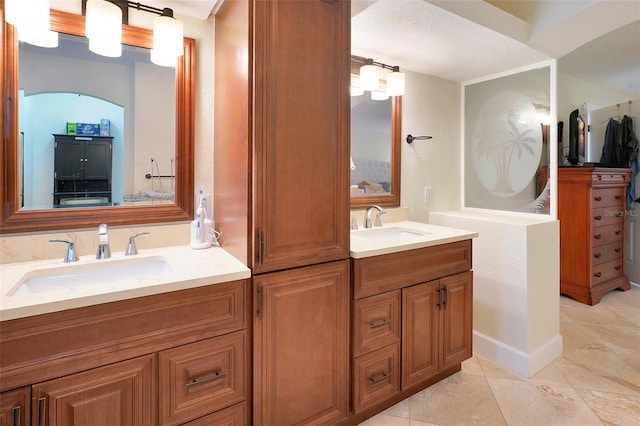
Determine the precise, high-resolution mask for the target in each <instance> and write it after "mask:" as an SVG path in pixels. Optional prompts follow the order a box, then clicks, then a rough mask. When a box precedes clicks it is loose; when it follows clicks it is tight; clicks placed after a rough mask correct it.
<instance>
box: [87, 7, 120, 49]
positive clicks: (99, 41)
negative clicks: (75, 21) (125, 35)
mask: <svg viewBox="0 0 640 426" xmlns="http://www.w3.org/2000/svg"><path fill="white" fill-rule="evenodd" d="M85 25H86V26H85V31H84V32H85V35H86V36H87V38H88V39H89V50H90V51H92V52H93V53H96V54H98V55H102V56H108V57H111V58H117V57H119V56H121V55H122V9H120V8H119V7H118V6H117V5H115V4H114V3H111V2H109V1H106V0H87V12H86V23H85Z"/></svg>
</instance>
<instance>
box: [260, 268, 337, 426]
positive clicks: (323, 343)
mask: <svg viewBox="0 0 640 426" xmlns="http://www.w3.org/2000/svg"><path fill="white" fill-rule="evenodd" d="M253 280H254V303H255V306H254V309H255V311H254V312H255V317H254V330H253V332H254V381H253V387H254V400H253V404H254V424H255V425H264V426H271V425H278V426H287V425H293V424H296V425H300V424H309V423H313V424H328V425H330V424H336V423H338V422H340V421H343V420H345V419H346V418H347V416H348V401H349V396H348V391H349V262H348V261H347V260H343V261H337V262H331V263H325V264H322V265H315V266H308V267H304V268H297V269H293V270H287V271H282V272H274V273H270V274H263V275H258V276H255V277H254V278H253Z"/></svg>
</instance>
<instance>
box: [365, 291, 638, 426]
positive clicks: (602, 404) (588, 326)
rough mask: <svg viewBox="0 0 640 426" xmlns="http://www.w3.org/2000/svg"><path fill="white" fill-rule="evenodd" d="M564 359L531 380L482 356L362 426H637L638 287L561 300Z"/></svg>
mask: <svg viewBox="0 0 640 426" xmlns="http://www.w3.org/2000/svg"><path fill="white" fill-rule="evenodd" d="M560 333H561V334H562V337H563V341H564V348H563V349H564V350H563V356H562V357H561V358H559V359H557V360H555V361H554V362H553V363H551V364H550V365H548V366H547V367H545V368H544V369H543V370H541V371H540V372H538V373H537V374H536V375H535V376H533V377H532V378H530V379H526V378H524V377H521V376H519V375H517V374H515V373H513V372H511V371H510V370H507V369H505V368H503V367H501V366H499V365H497V364H495V363H493V362H491V361H489V360H488V359H487V358H484V357H482V356H481V355H478V354H476V355H474V356H473V357H472V358H471V359H469V360H467V361H465V362H464V363H463V364H462V371H460V372H458V373H456V374H454V375H452V376H450V377H448V378H447V379H445V380H443V381H441V382H439V383H436V384H435V385H433V386H431V387H429V388H427V389H425V390H424V391H422V392H419V393H417V394H415V395H413V396H412V397H410V398H408V399H406V400H404V401H402V402H400V403H399V404H397V405H395V406H393V407H391V408H389V409H388V410H386V411H384V412H383V413H380V414H379V415H377V416H375V417H373V418H371V419H369V420H367V421H366V422H364V423H361V425H365V426H434V425H441V426H445V425H446V426H448V425H464V426H467V425H491V426H497V425H512V426H524V425H532V426H555V425H567V426H587V425H607V426H609V425H620V426H640V287H638V286H632V287H631V290H629V291H627V292H621V291H612V292H609V293H607V294H606V295H605V296H604V297H603V298H602V301H601V302H600V303H599V304H598V305H596V306H587V305H583V304H581V303H578V302H576V301H574V300H572V299H569V298H566V297H561V299H560Z"/></svg>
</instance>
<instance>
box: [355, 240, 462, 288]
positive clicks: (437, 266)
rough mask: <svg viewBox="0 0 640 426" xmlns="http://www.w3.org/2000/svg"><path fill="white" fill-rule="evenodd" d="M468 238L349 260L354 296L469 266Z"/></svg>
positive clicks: (405, 285)
mask: <svg viewBox="0 0 640 426" xmlns="http://www.w3.org/2000/svg"><path fill="white" fill-rule="evenodd" d="M471 266H472V265H471V240H464V241H458V242H454V243H448V244H442V245H438V246H434V247H426V248H421V249H416V250H409V251H403V252H399V253H391V254H385V255H382V256H373V257H365V258H362V259H353V282H354V286H353V287H354V288H353V293H354V299H360V298H362V297H366V296H371V295H374V294H379V293H384V292H386V291H390V290H396V289H399V288H402V287H407V286H410V285H414V284H420V283H423V282H427V281H432V280H435V279H438V278H443V277H446V276H448V275H454V274H457V273H459V272H464V271H468V270H469V269H471Z"/></svg>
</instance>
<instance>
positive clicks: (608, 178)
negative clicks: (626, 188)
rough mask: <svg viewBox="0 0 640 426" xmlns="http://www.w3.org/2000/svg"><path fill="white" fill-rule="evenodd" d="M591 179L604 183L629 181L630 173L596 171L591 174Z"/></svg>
mask: <svg viewBox="0 0 640 426" xmlns="http://www.w3.org/2000/svg"><path fill="white" fill-rule="evenodd" d="M591 180H592V181H593V182H594V184H596V182H603V183H626V182H629V175H628V174H624V173H606V172H604V173H594V174H593V175H591Z"/></svg>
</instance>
